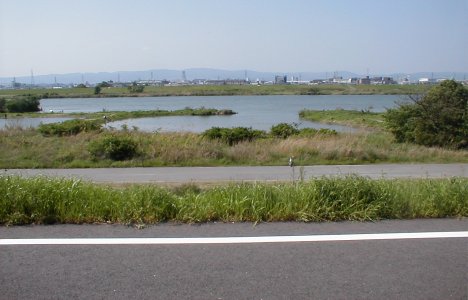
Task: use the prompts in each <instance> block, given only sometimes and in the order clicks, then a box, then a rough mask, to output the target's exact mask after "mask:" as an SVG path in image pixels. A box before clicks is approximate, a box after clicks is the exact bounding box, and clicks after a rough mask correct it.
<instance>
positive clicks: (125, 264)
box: [0, 219, 468, 299]
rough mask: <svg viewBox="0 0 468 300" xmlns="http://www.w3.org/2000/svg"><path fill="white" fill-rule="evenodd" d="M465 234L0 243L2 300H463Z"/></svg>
mask: <svg viewBox="0 0 468 300" xmlns="http://www.w3.org/2000/svg"><path fill="white" fill-rule="evenodd" d="M466 230H468V220H467V219H462V220H455V219H438V220H410V221H383V222H376V223H371V222H369V223H365V222H364V223H361V222H342V223H311V224H304V223H271V224H258V225H256V226H255V225H254V224H250V223H240V224H203V225H178V224H162V225H156V226H150V227H147V228H144V229H136V228H134V227H126V226H121V225H119V226H116V225H55V226H24V227H0V240H1V239H6V238H34V239H42V238H78V237H80V238H104V237H105V238H112V237H141V238H148V237H151V238H159V237H225V236H237V237H239V236H247V237H256V236H271V235H276V236H278V235H281V236H282V235H325V234H350V233H388V232H440V231H444V232H447V231H466ZM467 272H468V238H444V239H409V240H377V241H375V240H374V241H366V240H364V241H339V242H295V243H276V244H274V243H260V244H217V245H206V244H200V245H9V246H5V245H0V291H1V293H0V298H1V299H69V298H77V299H467V298H468V285H467V282H468V281H467V278H468V277H467V274H468V273H467Z"/></svg>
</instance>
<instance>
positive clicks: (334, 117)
mask: <svg viewBox="0 0 468 300" xmlns="http://www.w3.org/2000/svg"><path fill="white" fill-rule="evenodd" d="M383 116H384V113H377V112H369V111H357V110H344V109H337V110H307V109H304V110H301V111H300V112H299V117H300V118H302V119H304V120H308V121H312V122H320V123H327V124H339V125H346V126H353V127H365V128H382V129H383V128H384V127H385V123H384V118H383Z"/></svg>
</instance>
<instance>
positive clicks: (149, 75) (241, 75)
mask: <svg viewBox="0 0 468 300" xmlns="http://www.w3.org/2000/svg"><path fill="white" fill-rule="evenodd" d="M277 75H281V76H287V77H288V79H289V78H291V77H293V76H294V77H296V78H298V79H299V80H313V79H326V78H333V77H334V76H337V77H343V78H352V77H358V78H360V77H365V76H366V75H363V74H356V73H352V72H347V71H337V72H259V71H252V70H221V69H207V68H196V69H195V68H194V69H185V70H167V69H155V70H146V71H121V72H99V73H68V74H49V75H35V76H34V78H33V79H32V78H31V76H20V77H16V78H14V79H15V80H16V82H18V83H24V84H30V83H31V79H32V80H33V82H34V84H54V83H57V84H71V83H74V84H79V83H86V82H87V83H90V84H94V83H99V82H102V81H109V80H112V81H114V82H131V81H135V80H164V79H165V80H169V81H182V80H183V79H184V76H185V79H186V80H194V79H207V80H216V79H245V78H248V79H249V80H251V81H255V80H257V79H259V80H263V81H274V79H275V76H277ZM466 75H468V72H466V73H462V72H433V73H432V72H419V73H410V74H408V73H395V74H370V76H371V77H373V76H389V77H393V78H394V79H395V80H399V79H401V78H405V77H408V78H409V79H410V81H417V80H418V79H419V78H435V79H437V78H454V79H457V80H465V79H466ZM12 81H13V77H0V85H4V86H8V85H10V84H11V82H12Z"/></svg>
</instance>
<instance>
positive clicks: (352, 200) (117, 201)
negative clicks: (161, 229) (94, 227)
mask: <svg viewBox="0 0 468 300" xmlns="http://www.w3.org/2000/svg"><path fill="white" fill-rule="evenodd" d="M0 195H1V196H0V224H6V225H16V224H32V223H34V224H52V223H73V224H75V223H76V224H81V223H96V222H98V223H102V222H110V223H122V224H136V223H145V224H154V223H159V222H168V221H171V222H187V223H197V222H212V221H222V222H242V221H249V222H275V221H302V222H317V221H341V220H358V221H368V220H380V219H411V218H441V217H466V216H468V179H466V178H451V179H418V180H415V179H413V180H384V179H380V180H371V179H367V178H363V177H357V176H348V177H344V178H326V177H323V178H319V179H315V180H310V181H299V182H294V183H292V182H290V183H279V184H266V183H231V184H228V185H223V186H214V187H210V188H205V189H202V188H199V187H197V186H194V185H193V184H192V185H190V186H182V187H179V188H172V189H170V188H163V187H160V186H154V185H132V186H126V187H119V188H112V187H110V186H102V185H97V184H92V183H89V182H84V181H80V180H76V179H54V178H47V177H33V178H29V179H26V178H22V177H17V176H0Z"/></svg>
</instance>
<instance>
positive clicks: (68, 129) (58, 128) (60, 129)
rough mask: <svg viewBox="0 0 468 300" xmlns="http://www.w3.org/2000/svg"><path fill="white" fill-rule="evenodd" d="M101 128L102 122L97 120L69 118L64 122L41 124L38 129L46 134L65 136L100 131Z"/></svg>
mask: <svg viewBox="0 0 468 300" xmlns="http://www.w3.org/2000/svg"><path fill="white" fill-rule="evenodd" d="M100 129H101V122H98V121H96V120H82V119H75V120H68V121H64V122H62V123H50V124H41V125H39V127H38V128H37V130H38V131H39V132H40V133H42V134H43V135H44V136H51V135H57V136H64V135H76V134H78V133H80V132H92V131H99V130H100Z"/></svg>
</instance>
